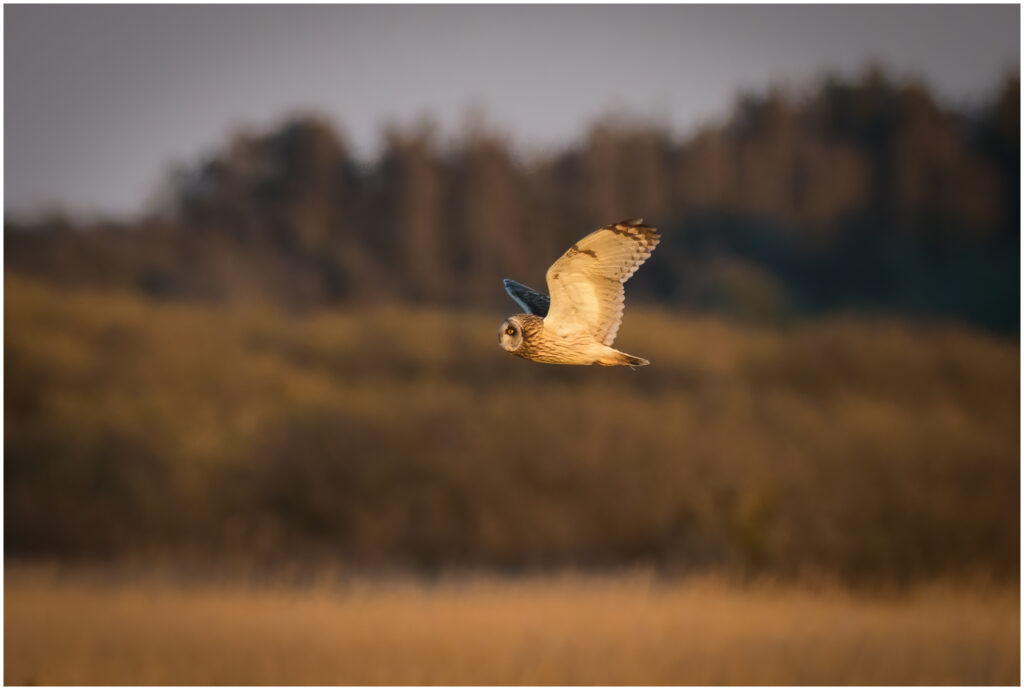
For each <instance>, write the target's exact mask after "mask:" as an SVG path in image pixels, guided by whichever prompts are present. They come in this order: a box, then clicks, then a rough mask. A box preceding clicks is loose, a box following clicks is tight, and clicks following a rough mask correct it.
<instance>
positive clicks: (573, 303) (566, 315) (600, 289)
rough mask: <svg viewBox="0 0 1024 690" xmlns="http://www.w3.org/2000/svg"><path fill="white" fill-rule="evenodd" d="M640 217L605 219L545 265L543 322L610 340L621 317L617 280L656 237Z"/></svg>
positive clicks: (564, 330) (641, 259) (636, 265)
mask: <svg viewBox="0 0 1024 690" xmlns="http://www.w3.org/2000/svg"><path fill="white" fill-rule="evenodd" d="M643 223H644V221H643V219H642V218H637V219H635V220H624V221H622V222H621V223H614V224H612V225H606V226H605V227H603V228H601V229H600V230H596V231H594V232H592V233H590V234H589V235H587V236H586V237H584V238H583V239H582V240H580V241H579V242H577V243H576V244H574V245H573V246H572V247H571V248H570V249H569V251H567V252H566V253H565V254H563V255H562V257H561V258H560V259H559V260H558V261H556V262H555V263H553V264H552V265H551V268H549V269H548V273H547V281H548V291H549V292H550V293H551V309H550V310H549V311H548V315H547V317H546V318H545V319H544V326H545V327H546V328H551V329H553V330H555V331H556V332H559V333H563V334H569V333H578V332H581V331H582V332H585V333H589V334H591V335H592V336H593V337H594V338H595V339H596V340H597V341H598V342H601V343H604V344H605V345H611V344H612V342H613V341H614V340H615V335H616V334H617V333H618V332H619V324H621V323H622V310H623V306H624V305H625V301H626V292H625V289H624V288H623V283H625V282H626V281H627V280H629V277H630V276H632V275H633V274H634V273H636V269H638V268H639V267H640V265H641V264H642V263H643V262H644V261H646V260H647V257H649V256H650V255H651V252H652V251H654V248H655V247H656V246H658V242H659V241H660V240H661V237H660V236H659V235H658V231H657V230H655V229H654V228H652V227H650V226H648V225H644V224H643Z"/></svg>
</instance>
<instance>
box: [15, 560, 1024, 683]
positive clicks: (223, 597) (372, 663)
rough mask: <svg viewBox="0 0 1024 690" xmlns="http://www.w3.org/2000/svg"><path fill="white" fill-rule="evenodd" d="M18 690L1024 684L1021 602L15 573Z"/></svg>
mask: <svg viewBox="0 0 1024 690" xmlns="http://www.w3.org/2000/svg"><path fill="white" fill-rule="evenodd" d="M4 604H5V606H4V633H5V635H4V658H5V668H4V680H5V681H6V682H7V683H12V684H54V685H57V684H82V685H92V684H97V685H136V684H139V685H142V684H155V685H191V684H216V685H248V684H259V685H263V684H281V685H307V684H309V685H337V684H360V685H374V684H385V685H389V684H395V685H397V684H446V685H448V684H451V685H461V684H470V685H475V684H479V685H490V684H499V685H505V684H542V685H548V684H552V685H576V684H580V685H586V684H601V685H615V684H631V685H656V684H678V685H686V684H698V685H719V684H734V685H735V684H738V685H760V684H768V685H770V684H792V685H840V684H853V685H857V684H863V685H877V684H881V685H903V684H906V685H912V684H926V685H987V684H998V685H1016V684H1018V683H1019V681H1020V660H1019V650H1020V628H1019V618H1018V611H1019V608H1020V606H1019V604H1020V600H1019V597H1018V593H1017V591H1016V588H1006V589H995V590H971V589H967V590H963V589H951V588H949V587H946V586H933V587H922V588H918V589H915V590H914V591H913V592H911V593H908V594H906V595H903V596H898V597H891V596H887V597H882V596H867V595H853V594H850V593H848V592H842V591H837V590H831V589H801V590H797V589H792V588H789V587H780V586H778V585H769V584H759V585H754V586H746V587H741V588H737V587H735V586H730V585H727V584H725V583H723V582H721V581H720V580H716V579H698V580H685V581H682V582H677V581H659V580H652V579H651V578H648V577H641V576H629V577H616V578H588V577H580V576H563V577H554V578H528V579H525V580H515V581H502V580H495V579H488V578H484V579H478V578H472V579H468V580H456V581H451V582H443V583H436V584H433V585H425V584H423V583H410V582H408V581H397V582H391V583H369V582H366V581H363V580H357V581H350V580H341V581H334V580H327V581H324V582H322V583H319V584H316V585H313V586H311V587H308V588H301V589H294V588H280V587H267V586H263V587H255V588H254V587H241V588H239V587H228V586H225V585H217V584H213V585H210V584H207V585H203V586H194V585H193V586H182V585H174V584H170V583H168V582H167V581H165V580H161V579H156V580H152V579H142V580H135V579H129V580H128V581H116V580H115V581H103V580H96V579H93V578H85V577H70V578H67V577H56V578H55V577H53V576H52V575H48V574H47V573H45V572H40V571H37V570H31V571H28V572H22V571H15V572H14V573H11V572H10V571H8V573H7V577H6V581H5V597H4Z"/></svg>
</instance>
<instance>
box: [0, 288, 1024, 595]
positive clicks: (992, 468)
mask: <svg viewBox="0 0 1024 690" xmlns="http://www.w3.org/2000/svg"><path fill="white" fill-rule="evenodd" d="M5 286H6V295H5V302H6V304H5V307H6V314H5V318H6V322H5V326H6V340H5V370H6V384H5V390H4V394H5V415H6V417H5V421H6V438H5V462H4V472H5V537H6V548H7V555H8V556H12V555H13V556H20V557H67V558H78V559H96V558H113V557H117V558H125V557H158V556H161V557H168V558H173V559H174V560H175V561H177V562H181V561H182V560H183V559H184V560H188V559H189V558H195V559H198V560H202V561H206V562H210V561H211V560H212V561H216V562H223V561H228V560H232V559H236V560H240V561H245V562H250V563H263V564H278V565H280V564H281V563H284V562H288V561H291V560H295V559H298V560H300V561H302V562H311V561H330V562H335V563H338V562H340V563H342V564H346V565H349V566H353V567H359V568H366V567H389V568H390V567H407V566H414V567H416V568H418V569H420V570H421V571H430V570H435V569H445V570H449V569H453V568H454V569H461V568H474V567H490V568H512V569H520V568H543V567H551V566H557V567H561V566H581V567H612V566H619V565H622V564H646V565H651V566H655V567H658V568H660V569H662V570H665V571H678V570H692V569H700V570H703V569H725V570H729V571H732V572H736V573H745V574H751V573H758V572H769V573H774V574H777V575H780V576H796V575H806V574H808V573H812V574H813V573H818V574H824V575H827V576H829V577H837V578H841V579H844V580H847V581H850V582H880V581H890V582H904V581H908V580H916V579H920V578H931V577H933V576H936V575H940V574H945V575H956V576H968V575H973V574H978V573H981V574H986V575H992V576H996V577H1000V578H1001V577H1010V578H1014V577H1016V576H1017V574H1018V571H1019V567H1018V564H1019V558H1020V556H1019V543H1020V532H1019V521H1018V517H1019V499H1020V497H1019V492H1018V487H1019V477H1020V474H1019V473H1020V464H1019V447H1018V439H1019V427H1018V423H1019V392H1020V389H1019V350H1018V346H1017V344H1016V343H1014V342H1007V341H1004V340H1002V339H999V338H995V337H991V336H987V335H983V334H979V333H976V332H971V331H969V330H966V329H964V328H962V327H959V326H953V325H938V324H931V325H925V324H918V325H907V324H901V323H895V322H890V321H865V320H862V319H844V318H833V319H830V320H827V321H823V322H819V323H813V324H811V323H809V324H800V325H796V324H794V325H793V326H791V327H788V328H786V329H778V328H764V327H757V328H755V327H750V326H738V325H731V324H729V323H728V322H725V321H723V320H720V319H712V318H693V317H682V316H679V315H672V314H669V313H665V312H652V311H648V312H645V311H643V310H642V309H638V308H636V307H635V306H634V307H631V308H630V310H628V312H627V316H626V319H625V323H624V325H623V328H622V331H621V333H620V339H619V344H620V345H621V346H622V347H623V348H625V349H626V350H629V351H631V352H636V353H639V354H641V355H643V356H644V357H647V358H649V359H650V360H651V361H652V363H653V365H652V366H651V367H649V368H646V369H645V370H643V371H631V370H629V369H624V370H621V371H619V370H605V369H598V368H572V367H552V366H541V365H536V364H532V363H529V362H524V361H522V360H518V359H516V358H513V357H509V356H508V355H507V354H506V353H504V352H502V351H501V350H500V348H499V347H498V346H497V331H496V329H497V326H498V325H499V324H500V321H501V317H502V314H501V313H498V314H493V313H488V314H480V313H471V312H442V311H428V310H413V309H409V308H381V309H372V310H351V311H348V310H346V311H336V312H316V313H310V314H306V315H302V316H296V315H289V314H286V313H284V312H281V311H278V310H274V309H263V308H261V309H257V308H252V309H248V310H246V309H235V308H227V307H210V306H205V307H204V306H184V305H175V304H159V303H154V302H150V301H147V300H144V299H140V298H138V297H133V296H127V295H120V296H119V295H112V294H98V293H96V294H89V293H67V292H63V291H60V290H56V289H54V288H51V287H45V286H42V285H39V284H34V283H30V282H26V281H24V280H21V279H14V278H8V279H7V280H6V281H5ZM510 305H511V303H510Z"/></svg>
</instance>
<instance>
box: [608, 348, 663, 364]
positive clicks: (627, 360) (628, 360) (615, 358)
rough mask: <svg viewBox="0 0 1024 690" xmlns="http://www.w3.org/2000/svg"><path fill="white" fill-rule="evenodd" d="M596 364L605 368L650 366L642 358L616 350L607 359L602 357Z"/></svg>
mask: <svg viewBox="0 0 1024 690" xmlns="http://www.w3.org/2000/svg"><path fill="white" fill-rule="evenodd" d="M609 349H611V348H609ZM597 363H598V364H600V365H602V366H606V367H646V366H647V365H648V364H650V362H648V361H647V360H646V359H644V358H643V357H634V356H633V355H627V354H626V353H625V352H619V351H618V350H612V351H611V352H610V353H609V355H608V356H607V357H602V358H601V359H599V360H598V361H597Z"/></svg>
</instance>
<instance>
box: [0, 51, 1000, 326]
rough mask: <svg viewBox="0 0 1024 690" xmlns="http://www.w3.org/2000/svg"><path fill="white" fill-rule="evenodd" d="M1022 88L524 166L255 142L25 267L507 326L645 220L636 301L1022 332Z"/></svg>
mask: <svg viewBox="0 0 1024 690" xmlns="http://www.w3.org/2000/svg"><path fill="white" fill-rule="evenodd" d="M1019 93H1020V85H1019V77H1018V76H1013V77H1010V78H1008V79H1007V80H1006V81H1005V83H1004V84H1003V86H1002V87H1001V90H1000V91H999V92H998V94H996V95H995V97H994V99H993V100H992V102H991V103H989V104H988V105H987V106H985V107H984V108H981V109H979V111H978V112H972V113H965V112H957V111H952V110H949V109H947V108H944V107H942V106H941V105H940V104H938V103H937V102H936V100H935V99H934V97H933V96H932V95H931V94H930V93H929V92H928V90H927V89H926V88H925V87H924V86H922V85H920V84H918V83H914V82H894V81H893V80H891V79H890V78H888V77H887V76H886V75H885V74H884V73H883V72H881V71H879V70H869V71H867V72H866V73H865V74H864V75H862V76H861V77H859V78H857V79H856V80H843V79H839V78H834V77H832V78H827V79H824V80H823V81H822V82H820V83H819V84H818V85H817V86H816V87H815V88H814V89H811V90H809V91H808V92H805V93H802V94H792V93H784V92H782V91H779V90H771V91H769V92H767V93H763V94H758V95H747V96H744V97H742V98H740V99H739V101H738V102H737V104H736V106H735V108H734V111H733V113H732V114H731V117H730V118H729V119H728V121H727V122H726V123H724V124H720V125H713V126H707V127H705V128H703V129H702V130H700V131H699V132H698V133H696V134H695V135H694V136H692V137H691V138H689V139H687V140H685V141H677V140H674V139H673V138H672V137H671V136H670V135H669V134H668V133H667V132H666V131H665V130H664V129H663V128H659V127H657V126H653V125H649V124H640V123H636V122H629V121H624V120H616V119H608V120H605V121H604V122H601V123H599V124H597V125H595V126H594V127H592V128H591V129H590V131H589V133H588V134H587V136H586V138H585V140H584V141H583V142H582V143H581V144H579V145H576V146H573V147H571V148H567V149H565V150H562V151H560V152H556V153H551V154H548V155H545V156H538V157H533V158H530V159H529V160H526V159H524V158H522V157H519V156H517V155H514V154H513V152H512V151H511V150H510V147H509V145H508V144H507V143H506V142H505V141H504V140H503V139H502V138H501V137H499V136H497V135H494V134H492V133H489V132H488V131H487V130H486V128H480V127H477V128H470V131H469V132H467V133H466V134H465V135H464V136H463V137H462V138H461V139H460V140H459V141H457V142H455V143H452V144H445V145H442V142H441V141H440V137H439V136H438V134H437V131H436V129H435V128H433V127H432V126H431V125H430V124H429V123H420V124H419V125H417V126H415V127H412V128H409V129H404V130H403V129H399V128H391V129H389V130H388V131H387V132H386V136H385V146H384V150H383V153H382V155H381V157H380V158H379V159H378V160H377V161H375V162H373V163H372V164H363V163H361V162H359V160H358V159H357V158H356V157H354V156H353V154H352V153H351V152H350V150H349V148H348V147H347V145H346V143H345V141H344V140H343V139H342V138H341V137H340V136H339V135H338V133H337V132H336V131H335V130H334V129H333V128H332V127H331V125H330V124H328V123H327V122H325V121H324V120H322V119H319V118H316V117H309V118H300V119H296V120H293V121H291V122H289V123H287V124H285V125H284V126H282V127H281V128H280V129H278V130H276V131H272V132H269V133H245V132H243V133H238V134H237V135H235V136H234V137H233V138H232V139H231V141H229V142H228V143H227V145H226V146H225V147H224V148H223V149H222V150H220V151H218V152H217V153H216V154H215V155H212V156H211V157H209V158H208V159H207V160H204V161H202V162H200V163H198V164H196V165H193V166H184V167H180V168H178V169H175V170H174V171H173V172H172V173H171V174H170V175H168V179H167V180H166V183H165V185H164V187H163V188H162V189H161V190H159V194H158V195H157V196H158V200H157V202H156V203H155V204H154V205H153V207H152V208H151V209H150V210H149V211H148V212H147V213H145V214H143V215H141V216H139V217H137V218H133V219H127V220H121V221H111V220H101V221H91V222H87V221H79V220H74V219H69V218H66V217H62V216H60V215H51V216H48V217H44V218H41V219H36V220H18V219H11V218H8V219H7V221H6V229H7V232H6V233H5V250H6V255H7V259H6V268H7V270H8V271H14V272H18V273H24V274H31V275H35V276H37V277H42V278H44V279H46V280H48V281H52V282H56V283H58V284H63V285H75V286H93V287H110V288H118V289H130V290H137V291H141V292H143V293H145V294H147V295H150V296H154V297H158V298H167V299H194V300H209V301H235V300H246V301H248V300H257V301H259V300H269V301H271V302H274V303H277V304H280V305H284V306H286V307H288V308H301V307H313V306H323V305H329V304H338V303H355V302H358V303H366V302H372V301H403V302H410V303H433V304H443V305H450V306H472V307H486V308H498V307H501V306H504V307H508V306H509V305H508V304H507V303H506V302H505V299H506V298H505V297H504V295H503V293H502V290H501V285H500V283H499V282H498V280H499V279H500V278H503V277H515V278H517V279H519V280H522V281H524V282H527V283H528V284H531V285H533V286H535V287H538V288H540V287H543V283H544V280H543V276H544V271H545V270H546V268H547V266H548V264H549V263H550V262H551V261H552V260H554V259H555V258H556V257H557V256H558V255H559V254H560V253H561V252H562V251H564V249H565V248H566V247H568V246H569V245H570V244H571V243H572V242H573V241H574V240H575V239H577V238H578V237H579V236H581V235H582V234H583V233H585V232H587V231H589V229H591V228H595V227H598V226H599V225H603V224H605V223H608V222H610V221H614V220H617V219H620V218H623V217H630V216H639V215H642V216H644V217H645V218H646V219H647V220H648V221H649V222H652V223H653V224H655V225H657V226H658V227H659V228H660V229H662V230H663V235H664V241H663V244H662V247H661V248H660V249H659V251H658V252H657V253H656V254H655V255H654V257H653V259H652V261H651V263H650V265H649V268H646V269H645V270H644V271H642V272H640V273H639V274H638V275H637V277H636V278H634V282H633V283H631V295H633V296H634V298H639V299H644V300H648V301H660V302H663V303H668V304H672V305H678V306H682V307H686V308H690V309H699V310H704V309H706V310H715V311H721V312H726V313H730V314H733V315H735V316H738V317H745V318H750V319H756V320H766V321H777V320H779V319H784V318H786V317H788V316H792V315H801V314H817V313H822V312H825V311H829V310H857V311H874V312H879V311H880V312H888V313H897V314H913V315H929V316H940V317H948V318H956V319H963V320H966V321H969V322H971V323H973V324H976V325H980V326H983V327H986V328H989V329H994V330H998V331H1002V332H1010V333H1015V332H1018V331H1019V292H1018V286H1019V271H1020V265H1019V243H1020V216H1019V208H1020V195H1019V194H1020V177H1019V174H1020V173H1019V170H1020V107H1019V102H1020V96H1019Z"/></svg>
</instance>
